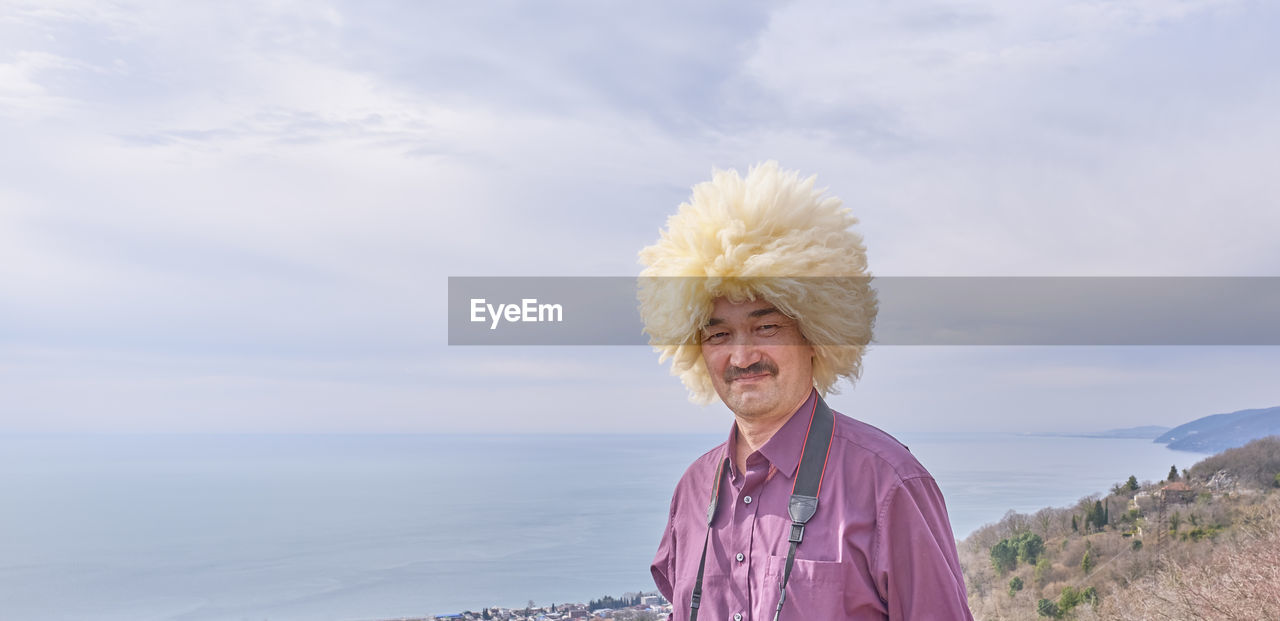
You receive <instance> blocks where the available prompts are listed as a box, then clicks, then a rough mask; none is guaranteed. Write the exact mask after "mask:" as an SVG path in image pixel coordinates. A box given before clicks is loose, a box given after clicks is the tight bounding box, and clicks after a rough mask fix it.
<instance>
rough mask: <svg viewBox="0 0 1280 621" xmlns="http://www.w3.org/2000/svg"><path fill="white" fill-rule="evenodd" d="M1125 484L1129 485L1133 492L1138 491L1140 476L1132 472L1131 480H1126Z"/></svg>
mask: <svg viewBox="0 0 1280 621" xmlns="http://www.w3.org/2000/svg"><path fill="white" fill-rule="evenodd" d="M1125 485H1127V486H1128V487H1129V491H1131V492H1136V491H1138V477H1135V476H1133V475H1132V474H1131V475H1129V480H1128V481H1126V482H1125Z"/></svg>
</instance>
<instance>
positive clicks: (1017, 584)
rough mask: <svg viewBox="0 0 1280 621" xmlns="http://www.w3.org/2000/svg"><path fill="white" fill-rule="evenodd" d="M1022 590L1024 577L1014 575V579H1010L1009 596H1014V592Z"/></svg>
mask: <svg viewBox="0 0 1280 621" xmlns="http://www.w3.org/2000/svg"><path fill="white" fill-rule="evenodd" d="M1021 590H1022V578H1019V577H1017V576H1014V577H1013V580H1010V581H1009V597H1013V594H1014V593H1017V592H1018V591H1021Z"/></svg>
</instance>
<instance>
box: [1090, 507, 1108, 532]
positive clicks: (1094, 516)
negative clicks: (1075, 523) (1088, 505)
mask: <svg viewBox="0 0 1280 621" xmlns="http://www.w3.org/2000/svg"><path fill="white" fill-rule="evenodd" d="M1085 524H1086V525H1088V524H1092V525H1093V528H1095V529H1096V530H1102V527H1103V526H1106V525H1107V511H1106V509H1103V508H1102V501H1101V500H1095V501H1093V509H1092V510H1091V511H1089V516H1088V517H1087V518H1086V519H1085Z"/></svg>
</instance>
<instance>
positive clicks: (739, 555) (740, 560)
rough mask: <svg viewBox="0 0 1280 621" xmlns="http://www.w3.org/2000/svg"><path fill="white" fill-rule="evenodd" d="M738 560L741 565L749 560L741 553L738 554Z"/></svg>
mask: <svg viewBox="0 0 1280 621" xmlns="http://www.w3.org/2000/svg"><path fill="white" fill-rule="evenodd" d="M737 558H738V562H739V563H741V562H742V561H745V560H747V557H745V556H743V555H742V553H741V552H739V553H738V557H737Z"/></svg>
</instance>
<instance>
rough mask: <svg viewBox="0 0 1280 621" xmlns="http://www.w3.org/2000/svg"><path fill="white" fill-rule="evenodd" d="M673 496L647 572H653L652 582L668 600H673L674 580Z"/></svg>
mask: <svg viewBox="0 0 1280 621" xmlns="http://www.w3.org/2000/svg"><path fill="white" fill-rule="evenodd" d="M675 516H676V513H675V498H672V499H671V512H670V513H668V514H667V527H666V528H665V529H663V531H662V540H661V541H659V542H658V552H657V554H655V555H654V557H653V564H651V565H649V572H650V573H652V574H653V583H654V585H656V586H657V587H658V592H659V593H662V596H663V597H665V598H667V601H668V602H671V601H673V600H672V599H671V597H672V593H673V590H672V587H671V585H672V583H673V581H674V580H675V553H676V535H675V527H674V524H675Z"/></svg>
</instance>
